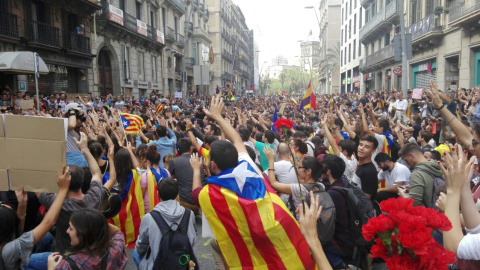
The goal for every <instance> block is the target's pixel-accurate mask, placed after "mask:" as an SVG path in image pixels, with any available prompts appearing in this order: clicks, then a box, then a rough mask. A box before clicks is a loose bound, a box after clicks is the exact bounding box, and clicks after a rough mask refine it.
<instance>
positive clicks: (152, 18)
mask: <svg viewBox="0 0 480 270" xmlns="http://www.w3.org/2000/svg"><path fill="white" fill-rule="evenodd" d="M155 12H156V11H155V10H150V25H151V26H152V27H153V28H157V23H156V20H155Z"/></svg>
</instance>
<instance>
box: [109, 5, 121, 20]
mask: <svg viewBox="0 0 480 270" xmlns="http://www.w3.org/2000/svg"><path fill="white" fill-rule="evenodd" d="M108 10H109V11H110V12H109V14H108V19H109V20H110V21H112V22H116V23H118V24H120V25H123V10H121V9H119V8H116V7H115V6H112V5H110V4H109V5H108Z"/></svg>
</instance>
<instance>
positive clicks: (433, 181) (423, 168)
mask: <svg viewBox="0 0 480 270" xmlns="http://www.w3.org/2000/svg"><path fill="white" fill-rule="evenodd" d="M398 154H399V156H400V157H402V159H403V160H405V161H406V162H407V163H408V165H409V166H410V167H411V168H413V171H412V174H411V175H410V185H409V194H410V198H411V199H413V206H425V207H430V208H435V202H436V200H437V197H436V196H435V192H434V191H435V189H436V188H437V187H438V186H440V185H441V184H444V183H445V180H443V174H442V171H441V170H440V166H438V164H437V162H436V161H435V160H427V159H426V158H425V157H424V156H423V153H422V150H421V149H420V146H418V145H417V144H416V143H407V144H405V145H404V146H403V147H402V149H401V150H400V152H399V153H398Z"/></svg>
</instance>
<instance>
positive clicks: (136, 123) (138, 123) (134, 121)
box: [120, 113, 144, 134]
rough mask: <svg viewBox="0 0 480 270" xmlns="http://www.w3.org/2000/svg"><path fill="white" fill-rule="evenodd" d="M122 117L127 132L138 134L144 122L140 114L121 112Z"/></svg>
mask: <svg viewBox="0 0 480 270" xmlns="http://www.w3.org/2000/svg"><path fill="white" fill-rule="evenodd" d="M120 118H121V120H122V125H123V129H124V130H125V133H126V134H137V133H138V132H139V131H140V129H141V128H142V126H143V124H144V123H143V118H142V117H140V116H139V115H135V114H129V113H120Z"/></svg>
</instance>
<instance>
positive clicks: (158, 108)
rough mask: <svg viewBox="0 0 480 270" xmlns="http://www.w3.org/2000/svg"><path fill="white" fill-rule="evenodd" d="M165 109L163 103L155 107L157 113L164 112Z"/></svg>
mask: <svg viewBox="0 0 480 270" xmlns="http://www.w3.org/2000/svg"><path fill="white" fill-rule="evenodd" d="M163 110H164V105H163V104H162V103H160V104H158V106H157V108H156V109H155V111H156V112H157V114H162V113H163Z"/></svg>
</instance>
